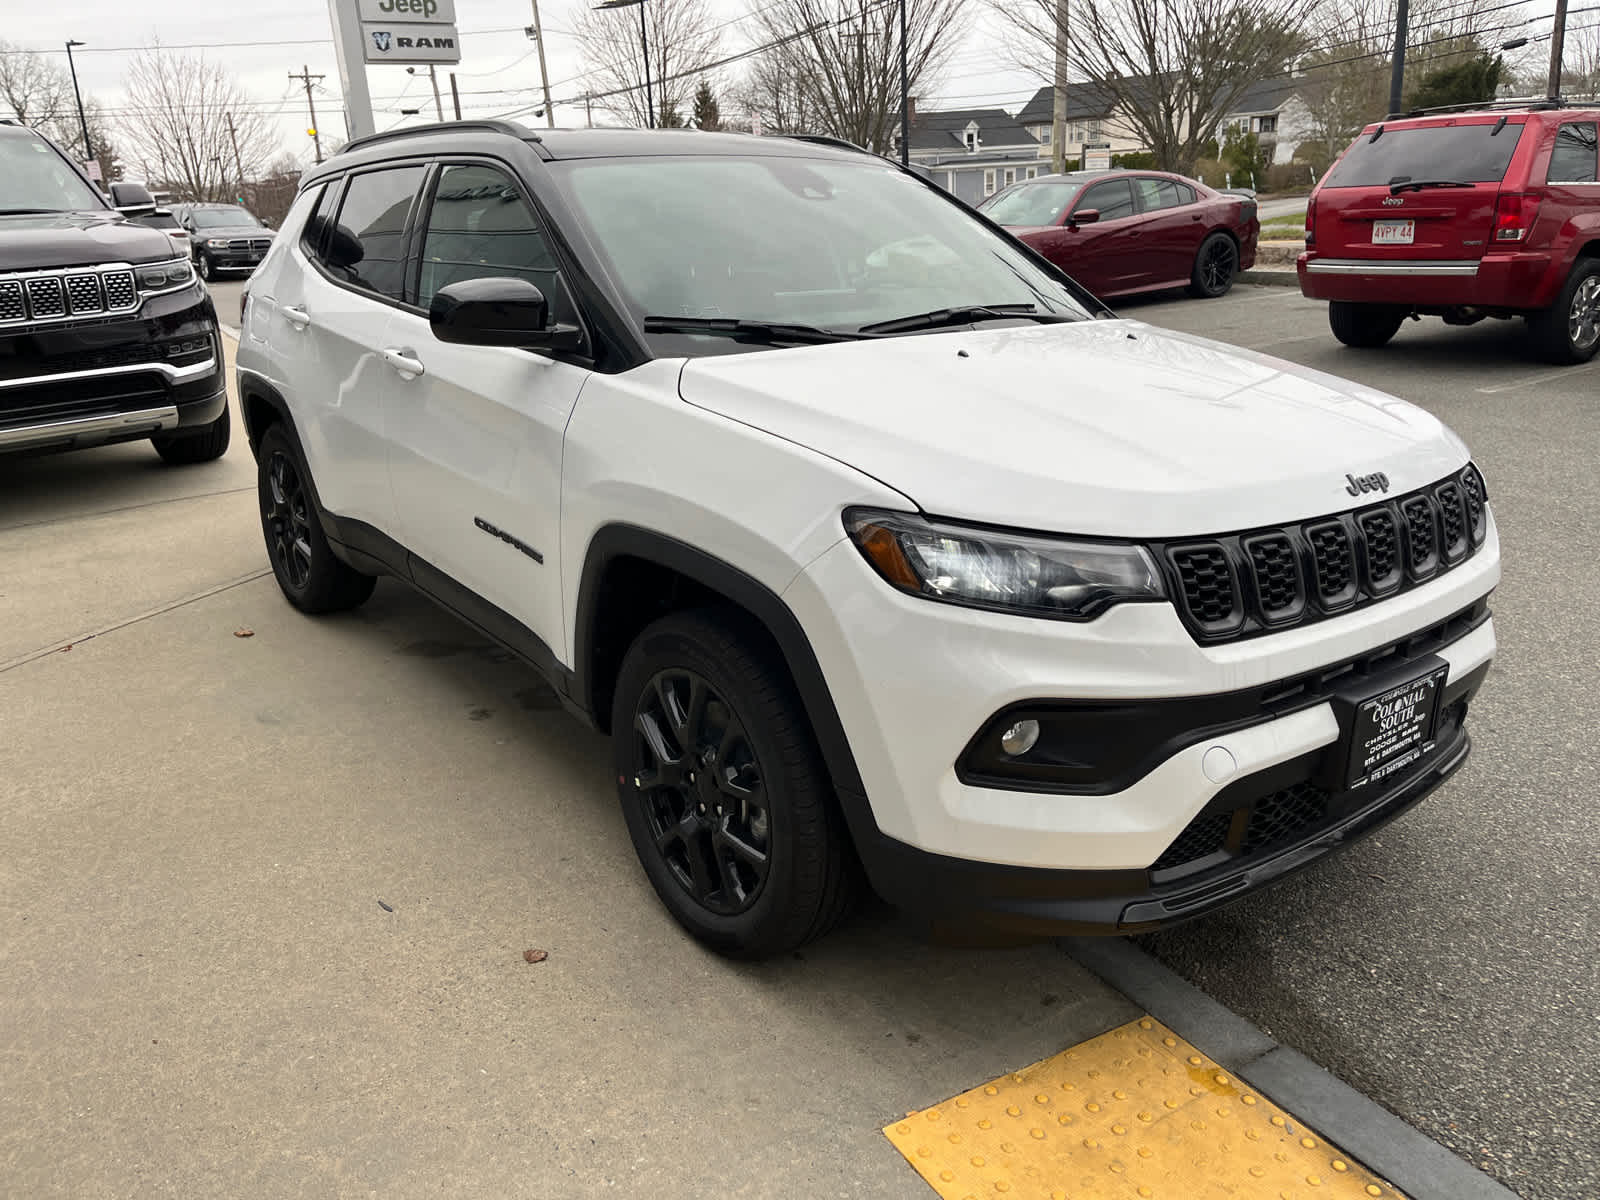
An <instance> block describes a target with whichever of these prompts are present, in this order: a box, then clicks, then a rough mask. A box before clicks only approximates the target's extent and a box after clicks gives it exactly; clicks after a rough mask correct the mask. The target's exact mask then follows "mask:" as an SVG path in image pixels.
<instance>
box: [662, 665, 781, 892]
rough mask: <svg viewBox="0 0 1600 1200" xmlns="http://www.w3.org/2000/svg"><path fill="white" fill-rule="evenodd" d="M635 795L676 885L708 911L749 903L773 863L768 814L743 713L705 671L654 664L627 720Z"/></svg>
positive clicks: (758, 764)
mask: <svg viewBox="0 0 1600 1200" xmlns="http://www.w3.org/2000/svg"><path fill="white" fill-rule="evenodd" d="M633 745H634V756H633V757H634V780H635V787H636V794H637V797H638V803H639V804H640V806H641V807H642V809H643V815H644V819H645V822H646V824H647V827H648V829H649V831H650V835H651V837H652V838H653V839H654V840H655V845H656V850H657V852H658V853H659V854H660V855H661V858H662V861H663V862H664V863H665V864H666V867H667V870H668V871H669V872H671V874H672V877H673V878H674V879H675V880H677V883H678V886H679V887H681V888H683V890H684V891H685V892H687V893H688V895H689V896H690V898H691V899H693V900H694V902H695V903H696V904H698V905H700V906H701V907H702V908H704V909H705V910H706V911H708V912H712V913H716V914H718V915H720V916H733V915H736V914H738V913H742V912H745V911H746V910H748V909H749V908H750V906H751V905H752V904H754V903H755V901H756V899H757V897H759V896H760V894H761V889H762V888H763V887H764V886H765V884H766V882H767V875H768V872H769V871H770V868H771V857H770V838H771V834H772V818H771V814H770V812H769V810H768V807H767V793H766V786H765V780H764V776H763V773H762V770H761V763H760V761H759V760H758V759H757V757H756V752H755V748H754V747H753V746H752V745H751V744H750V738H749V735H748V734H746V732H745V729H744V725H743V723H742V722H741V721H740V720H739V718H738V716H737V715H736V714H735V713H734V711H733V709H732V708H731V707H730V706H729V705H728V702H727V701H726V700H725V699H724V698H723V697H722V696H721V695H720V694H719V693H718V692H717V690H716V688H715V687H713V686H712V684H711V683H710V682H709V681H708V680H707V679H706V678H705V677H704V676H702V675H700V674H698V673H697V672H695V671H692V670H689V669H687V668H678V669H673V670H667V671H662V672H659V673H658V674H657V675H656V676H655V677H654V678H653V679H652V680H650V683H649V686H648V687H647V688H646V689H645V690H644V692H643V693H642V694H641V695H640V697H639V700H638V704H637V707H636V708H635V711H634V720H633Z"/></svg>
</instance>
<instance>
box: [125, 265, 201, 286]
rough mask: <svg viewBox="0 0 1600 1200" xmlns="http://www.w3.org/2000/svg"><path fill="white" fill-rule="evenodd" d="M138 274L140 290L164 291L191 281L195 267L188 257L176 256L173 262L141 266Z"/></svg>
mask: <svg viewBox="0 0 1600 1200" xmlns="http://www.w3.org/2000/svg"><path fill="white" fill-rule="evenodd" d="M138 276H139V290H140V291H142V292H163V291H166V290H167V289H168V288H175V287H182V286H183V285H184V284H186V283H188V282H190V281H191V280H192V279H193V278H194V267H193V266H192V265H191V264H190V262H189V260H188V259H187V258H175V259H173V260H172V261H171V262H163V263H152V264H150V265H149V266H147V267H140V268H139V269H138Z"/></svg>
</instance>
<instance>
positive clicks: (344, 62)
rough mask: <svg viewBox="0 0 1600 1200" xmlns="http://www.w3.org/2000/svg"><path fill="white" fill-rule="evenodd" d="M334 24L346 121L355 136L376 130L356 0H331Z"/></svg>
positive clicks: (329, 10)
mask: <svg viewBox="0 0 1600 1200" xmlns="http://www.w3.org/2000/svg"><path fill="white" fill-rule="evenodd" d="M328 17H329V19H330V20H331V21H332V23H333V49H334V58H335V59H336V60H337V61H338V64H339V84H340V86H341V87H342V88H343V89H344V123H345V128H346V129H348V130H349V131H350V136H351V137H352V138H358V137H369V136H371V135H372V134H374V133H376V132H377V125H376V124H375V123H374V122H373V120H372V93H371V92H370V91H369V90H368V89H367V65H366V48H365V47H364V46H363V45H362V44H361V21H360V20H359V19H358V17H357V15H356V5H355V0H328Z"/></svg>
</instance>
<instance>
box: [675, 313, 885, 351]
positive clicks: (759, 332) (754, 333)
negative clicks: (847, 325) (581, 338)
mask: <svg viewBox="0 0 1600 1200" xmlns="http://www.w3.org/2000/svg"><path fill="white" fill-rule="evenodd" d="M644 331H645V332H646V333H711V334H720V335H721V336H723V337H731V338H744V339H747V340H749V341H761V342H771V343H783V342H789V343H792V344H794V345H813V344H816V345H820V344H821V343H823V342H848V341H855V340H857V339H859V338H860V337H861V336H862V335H861V334H857V333H851V332H850V331H849V330H846V329H823V328H821V327H820V326H817V325H795V324H790V323H788V322H785V321H747V320H745V319H743V318H742V317H661V316H647V317H645V319H644Z"/></svg>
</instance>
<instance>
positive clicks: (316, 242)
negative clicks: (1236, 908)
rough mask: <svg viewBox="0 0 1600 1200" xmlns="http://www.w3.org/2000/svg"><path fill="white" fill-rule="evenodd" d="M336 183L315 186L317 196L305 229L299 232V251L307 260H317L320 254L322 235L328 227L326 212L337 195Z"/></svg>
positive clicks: (337, 187)
mask: <svg viewBox="0 0 1600 1200" xmlns="http://www.w3.org/2000/svg"><path fill="white" fill-rule="evenodd" d="M338 190H339V185H338V184H337V183H327V184H319V185H317V195H316V199H315V201H314V202H313V205H312V209H311V215H310V216H309V217H307V218H306V223H305V228H303V229H302V230H301V231H300V249H302V250H304V251H305V252H306V257H307V258H318V257H320V256H321V253H322V241H323V237H322V235H323V234H324V233H325V232H326V231H327V227H328V210H329V209H330V208H331V207H333V197H334V196H335V195H336V194H337V193H338Z"/></svg>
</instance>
